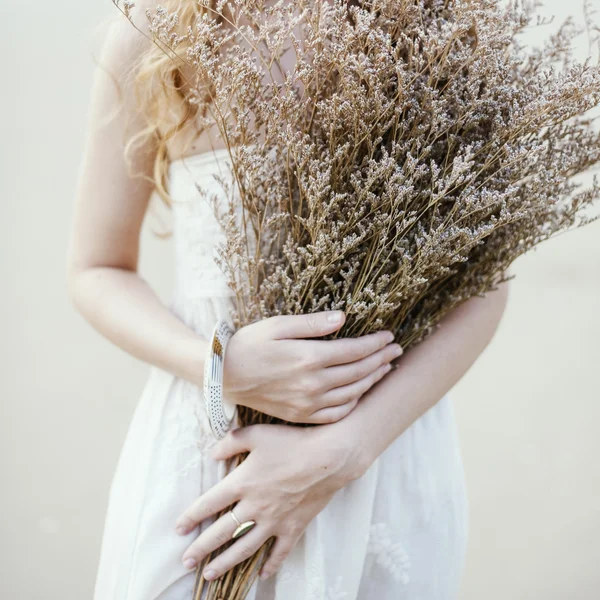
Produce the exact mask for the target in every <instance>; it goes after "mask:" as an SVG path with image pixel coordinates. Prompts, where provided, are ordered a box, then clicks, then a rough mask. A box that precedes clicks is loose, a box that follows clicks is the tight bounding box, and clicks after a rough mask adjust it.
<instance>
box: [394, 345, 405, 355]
mask: <svg viewBox="0 0 600 600" xmlns="http://www.w3.org/2000/svg"><path fill="white" fill-rule="evenodd" d="M403 352H404V350H402V346H401V345H400V344H397V345H396V348H394V354H395V355H396V356H400V355H401V354H402V353H403Z"/></svg>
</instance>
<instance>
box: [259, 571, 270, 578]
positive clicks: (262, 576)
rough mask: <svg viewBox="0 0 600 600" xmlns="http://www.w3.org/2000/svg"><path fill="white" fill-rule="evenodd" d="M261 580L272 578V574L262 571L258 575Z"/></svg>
mask: <svg viewBox="0 0 600 600" xmlns="http://www.w3.org/2000/svg"><path fill="white" fill-rule="evenodd" d="M258 576H259V577H260V578H261V579H268V578H269V576H270V573H267V572H266V571H261V572H260V573H259V575H258Z"/></svg>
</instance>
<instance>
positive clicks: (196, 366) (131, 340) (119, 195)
mask: <svg viewBox="0 0 600 600" xmlns="http://www.w3.org/2000/svg"><path fill="white" fill-rule="evenodd" d="M148 43H149V42H147V41H146V40H145V39H144V37H143V36H142V35H141V34H140V33H139V32H136V31H135V30H134V29H133V27H132V26H131V24H130V23H128V22H126V21H125V20H124V19H123V20H122V22H118V23H115V24H114V25H113V26H112V28H111V30H110V32H109V35H108V38H107V41H106V44H105V49H104V51H103V54H102V58H101V65H102V68H99V69H98V70H97V73H96V77H95V81H94V88H93V92H92V103H91V109H90V115H89V123H88V134H87V140H86V146H85V150H84V154H83V159H82V164H81V170H80V175H79V181H78V185H77V191H76V199H75V208H74V216H73V223H72V231H71V239H70V244H69V251H68V266H67V277H68V286H69V292H70V295H71V298H72V300H73V302H74V304H75V305H76V307H77V308H78V310H79V311H80V312H81V313H82V315H83V316H84V317H85V318H86V319H87V320H88V321H89V322H90V323H91V324H92V325H93V326H94V327H95V328H96V329H97V330H98V331H99V332H100V333H102V334H103V335H104V336H106V337H107V338H108V339H110V340H111V341H112V342H114V343H115V344H117V345H118V346H120V347H121V348H123V349H124V350H125V351H127V352H129V353H130V354H132V355H134V356H136V357H137V358H139V359H141V360H144V361H146V362H148V363H151V364H154V365H157V366H159V367H161V368H164V369H166V370H168V371H170V372H172V373H174V374H176V375H179V376H182V377H185V378H186V379H189V380H192V381H200V379H199V377H200V374H201V371H202V365H203V359H202V357H203V354H204V350H205V342H204V341H203V340H202V339H200V338H199V337H198V336H197V335H196V334H195V333H194V332H193V331H192V330H191V329H189V328H188V327H186V326H185V325H184V324H183V323H182V322H181V321H179V320H178V319H177V318H176V317H175V316H174V315H172V314H171V313H170V312H169V310H168V309H167V308H166V307H165V306H164V305H163V304H162V303H161V301H160V300H159V298H158V297H157V296H156V294H155V293H154V291H153V290H152V289H151V288H150V286H149V285H148V284H147V283H146V282H145V281H144V280H143V279H142V278H141V277H140V276H139V274H138V273H137V267H138V253H139V237H140V230H141V226H142V222H143V219H144V215H145V213H146V209H147V206H148V201H149V197H150V193H151V190H152V188H151V184H150V183H149V182H148V181H147V180H146V179H145V177H149V176H150V175H151V171H152V165H153V161H154V148H152V147H151V146H149V145H146V146H145V147H140V148H139V149H137V150H136V152H135V153H134V154H132V155H131V159H132V165H131V166H132V169H131V170H132V171H133V173H136V174H139V176H135V177H132V176H131V174H130V169H129V166H128V164H127V162H126V159H125V155H124V145H125V142H126V139H127V136H129V135H131V134H133V133H135V132H136V131H139V130H140V128H142V127H143V126H144V124H143V123H142V122H141V121H140V119H139V118H138V117H137V116H136V109H135V99H134V90H133V89H132V85H131V83H130V82H129V77H128V72H129V70H130V69H131V65H132V64H133V63H134V61H135V59H136V57H137V56H138V55H139V53H140V52H141V51H143V49H144V47H145V45H146V44H148Z"/></svg>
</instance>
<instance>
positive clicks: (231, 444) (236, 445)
mask: <svg viewBox="0 0 600 600" xmlns="http://www.w3.org/2000/svg"><path fill="white" fill-rule="evenodd" d="M259 427H260V425H248V426H247V427H236V428H235V429H231V430H229V431H228V432H227V435H226V436H225V437H224V438H223V439H221V440H219V441H218V442H217V443H216V444H215V445H214V446H213V447H212V448H211V451H210V454H211V457H212V458H213V459H214V460H225V459H226V458H231V457H232V456H235V455H236V454H242V453H243V452H250V450H252V448H254V441H255V439H256V434H257V428H259Z"/></svg>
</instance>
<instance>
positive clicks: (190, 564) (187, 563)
mask: <svg viewBox="0 0 600 600" xmlns="http://www.w3.org/2000/svg"><path fill="white" fill-rule="evenodd" d="M183 566H184V567H185V568H186V569H191V568H192V567H195V566H196V561H195V560H194V559H193V558H192V557H190V558H186V559H185V560H184V561H183Z"/></svg>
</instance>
